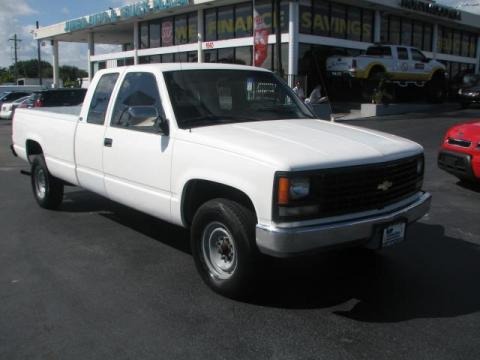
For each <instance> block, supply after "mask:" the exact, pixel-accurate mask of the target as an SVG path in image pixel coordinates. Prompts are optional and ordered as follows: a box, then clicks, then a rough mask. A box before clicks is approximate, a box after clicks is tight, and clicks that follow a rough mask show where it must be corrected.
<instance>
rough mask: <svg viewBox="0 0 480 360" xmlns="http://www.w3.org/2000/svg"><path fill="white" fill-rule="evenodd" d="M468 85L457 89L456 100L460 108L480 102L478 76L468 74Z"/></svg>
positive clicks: (479, 77) (479, 80) (479, 79)
mask: <svg viewBox="0 0 480 360" xmlns="http://www.w3.org/2000/svg"><path fill="white" fill-rule="evenodd" d="M470 78H471V80H470V84H471V85H470V86H468V87H464V88H460V89H459V90H458V102H459V103H460V105H461V107H462V108H464V109H465V108H467V107H469V106H470V105H472V104H480V76H478V75H470Z"/></svg>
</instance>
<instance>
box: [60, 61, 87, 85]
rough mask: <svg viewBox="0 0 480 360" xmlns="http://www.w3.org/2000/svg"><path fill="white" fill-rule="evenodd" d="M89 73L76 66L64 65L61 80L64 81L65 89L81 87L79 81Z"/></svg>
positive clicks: (61, 68) (61, 69) (61, 70)
mask: <svg viewBox="0 0 480 360" xmlns="http://www.w3.org/2000/svg"><path fill="white" fill-rule="evenodd" d="M87 76H88V73H87V72H86V71H85V70H82V69H79V68H77V67H76V66H70V65H63V66H61V67H60V78H61V79H62V80H63V85H64V86H65V87H71V86H73V87H80V85H81V84H80V82H79V81H78V79H81V78H84V77H87Z"/></svg>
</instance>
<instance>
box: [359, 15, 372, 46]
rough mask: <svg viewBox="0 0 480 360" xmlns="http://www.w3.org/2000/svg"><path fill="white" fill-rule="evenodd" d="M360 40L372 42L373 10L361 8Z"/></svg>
mask: <svg viewBox="0 0 480 360" xmlns="http://www.w3.org/2000/svg"><path fill="white" fill-rule="evenodd" d="M362 41H364V42H373V11H371V10H367V9H362Z"/></svg>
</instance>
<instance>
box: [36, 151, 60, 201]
mask: <svg viewBox="0 0 480 360" xmlns="http://www.w3.org/2000/svg"><path fill="white" fill-rule="evenodd" d="M32 190H33V196H34V197H35V200H36V201H37V203H38V205H40V207H42V208H44V209H51V210H52V209H56V208H58V207H59V206H60V204H61V202H62V200H63V183H62V181H61V180H59V179H57V178H56V177H54V176H52V175H51V174H50V173H49V172H48V169H47V164H46V163H45V159H44V158H43V156H35V158H34V159H33V161H32Z"/></svg>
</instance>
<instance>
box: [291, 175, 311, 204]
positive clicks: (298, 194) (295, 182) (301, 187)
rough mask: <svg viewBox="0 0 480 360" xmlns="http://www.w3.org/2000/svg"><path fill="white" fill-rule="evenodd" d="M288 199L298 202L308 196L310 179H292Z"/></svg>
mask: <svg viewBox="0 0 480 360" xmlns="http://www.w3.org/2000/svg"><path fill="white" fill-rule="evenodd" d="M289 193H290V199H292V200H299V199H303V198H305V197H307V196H308V195H310V179H309V178H294V179H291V180H290V189H289Z"/></svg>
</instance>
